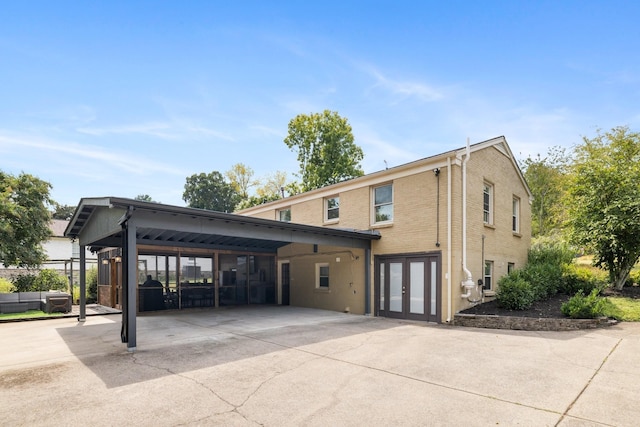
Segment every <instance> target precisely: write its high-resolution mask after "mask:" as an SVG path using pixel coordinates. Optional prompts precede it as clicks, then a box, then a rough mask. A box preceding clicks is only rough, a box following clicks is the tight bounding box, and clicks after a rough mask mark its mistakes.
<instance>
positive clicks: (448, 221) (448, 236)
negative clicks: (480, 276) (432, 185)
mask: <svg viewBox="0 0 640 427" xmlns="http://www.w3.org/2000/svg"><path fill="white" fill-rule="evenodd" d="M447 307H448V313H447V323H449V322H450V321H451V312H452V311H453V306H452V301H451V157H447Z"/></svg>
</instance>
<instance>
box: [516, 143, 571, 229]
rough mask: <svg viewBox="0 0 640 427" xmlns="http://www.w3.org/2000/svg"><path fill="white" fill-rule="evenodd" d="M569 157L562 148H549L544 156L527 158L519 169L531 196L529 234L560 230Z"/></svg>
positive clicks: (563, 211)
mask: <svg viewBox="0 0 640 427" xmlns="http://www.w3.org/2000/svg"><path fill="white" fill-rule="evenodd" d="M568 164H569V157H568V156H567V155H566V154H565V151H564V149H563V148H560V147H552V148H550V149H549V151H548V152H547V156H546V157H541V156H540V155H539V154H538V156H537V157H535V158H531V157H528V158H527V159H526V160H524V161H523V162H522V163H521V164H520V166H521V168H522V170H523V174H524V178H525V179H526V181H527V184H528V185H529V189H530V190H531V193H532V194H533V202H532V205H531V234H532V235H533V236H534V237H535V236H545V235H548V234H550V233H553V232H555V231H558V230H559V229H560V228H561V227H562V222H563V220H564V218H565V209H564V206H563V204H562V203H561V201H562V200H563V195H564V193H565V191H566V181H567V174H566V171H567V166H568Z"/></svg>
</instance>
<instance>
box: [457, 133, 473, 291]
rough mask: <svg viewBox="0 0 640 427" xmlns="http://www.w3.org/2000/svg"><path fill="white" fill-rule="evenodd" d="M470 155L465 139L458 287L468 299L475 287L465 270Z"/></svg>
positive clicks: (470, 276)
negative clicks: (468, 163)
mask: <svg viewBox="0 0 640 427" xmlns="http://www.w3.org/2000/svg"><path fill="white" fill-rule="evenodd" d="M470 155H471V148H470V146H469V138H467V150H466V152H465V156H464V160H463V161H462V270H463V271H464V274H465V280H464V281H463V282H462V283H460V286H462V287H463V288H465V290H466V292H465V293H464V294H462V295H460V297H461V298H469V297H470V296H471V290H472V289H473V288H474V287H475V283H473V277H472V275H471V272H470V271H469V269H468V268H467V162H468V161H469V156H470Z"/></svg>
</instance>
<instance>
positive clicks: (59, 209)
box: [51, 202, 76, 221]
mask: <svg viewBox="0 0 640 427" xmlns="http://www.w3.org/2000/svg"><path fill="white" fill-rule="evenodd" d="M53 207H54V210H53V212H52V214H51V217H52V218H53V219H61V220H64V221H69V220H70V219H71V217H72V216H73V213H74V212H75V211H76V206H71V205H61V204H60V203H55V202H54V203H53Z"/></svg>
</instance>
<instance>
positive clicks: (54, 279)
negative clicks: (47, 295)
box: [36, 269, 69, 292]
mask: <svg viewBox="0 0 640 427" xmlns="http://www.w3.org/2000/svg"><path fill="white" fill-rule="evenodd" d="M36 284H37V286H38V288H39V289H38V290H40V291H49V290H55V291H67V292H68V291H69V279H67V278H66V277H65V276H64V275H62V274H59V273H58V272H57V271H56V270H52V269H44V270H40V273H38V278H37V279H36Z"/></svg>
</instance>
